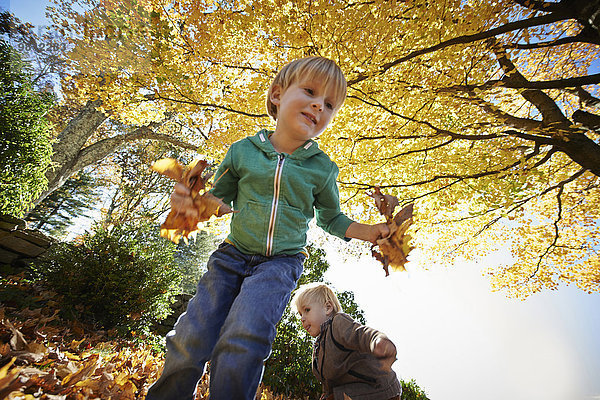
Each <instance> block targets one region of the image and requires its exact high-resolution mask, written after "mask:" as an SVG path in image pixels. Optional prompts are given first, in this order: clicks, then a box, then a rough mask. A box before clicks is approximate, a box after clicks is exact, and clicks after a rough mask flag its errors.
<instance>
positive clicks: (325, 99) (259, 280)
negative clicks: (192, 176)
mask: <svg viewBox="0 0 600 400" xmlns="http://www.w3.org/2000/svg"><path fill="white" fill-rule="evenodd" d="M345 96H346V80H345V78H344V75H343V73H342V72H341V70H340V68H339V67H338V66H337V65H336V64H335V62H333V61H331V60H328V59H326V58H323V57H307V58H303V59H300V60H296V61H293V62H291V63H289V64H287V65H286V66H284V67H283V68H282V69H281V71H279V73H278V74H277V76H276V77H275V79H274V80H273V83H272V84H271V87H270V89H269V92H268V96H267V109H268V112H269V114H270V115H271V116H272V117H273V118H274V119H275V120H276V126H275V130H274V131H268V130H261V131H259V132H258V133H257V134H256V135H254V136H250V137H247V138H245V139H242V140H240V141H238V142H236V143H234V144H233V145H232V146H231V147H230V149H229V151H228V152H227V155H226V156H225V159H224V160H223V162H222V163H221V165H220V166H219V169H218V170H217V173H216V174H215V176H219V177H220V179H219V180H218V182H216V184H215V187H214V188H213V190H212V192H213V194H214V195H215V196H216V197H218V198H221V199H223V201H224V202H225V203H226V204H233V209H234V210H235V211H236V213H235V214H233V217H232V219H231V229H230V233H229V236H228V237H227V239H226V241H225V242H224V243H222V244H221V245H220V246H219V248H218V249H217V250H216V251H215V252H214V253H213V254H212V255H211V257H210V259H209V261H208V271H207V272H206V273H205V274H204V275H203V276H202V278H201V279H200V282H199V283H198V289H197V292H196V295H195V296H194V297H193V298H192V299H191V300H190V302H189V304H188V307H187V310H186V312H185V313H183V314H182V315H181V316H180V317H179V320H178V321H177V324H176V325H175V327H174V330H173V331H171V332H170V333H169V334H168V335H167V354H166V360H165V367H164V370H163V372H162V375H161V377H160V378H159V380H158V381H157V382H156V383H155V384H154V385H153V386H152V387H151V388H150V389H149V392H148V396H147V399H148V400H154V399H177V400H183V399H191V398H192V393H193V390H194V387H195V386H196V382H197V381H198V380H199V379H200V378H201V376H202V374H203V372H204V367H205V364H206V362H207V361H208V360H210V362H211V364H210V398H211V399H212V400H218V399H222V400H232V399H234V400H243V399H247V400H251V399H254V396H255V393H256V389H257V386H258V384H259V382H260V379H261V377H262V371H263V364H264V360H266V358H267V357H268V355H269V353H270V350H271V343H272V342H273V339H274V338H275V325H276V324H277V322H278V321H279V319H280V318H281V315H282V314H283V311H284V309H285V306H286V304H287V302H288V301H289V298H290V293H291V291H292V290H293V289H294V288H295V287H296V282H297V281H298V278H299V277H300V275H301V274H302V268H303V262H304V259H305V251H304V246H305V245H306V231H307V230H308V222H309V221H310V220H311V219H312V218H313V217H314V218H316V221H317V225H318V226H320V227H321V228H323V229H324V230H325V231H326V232H328V233H330V234H332V235H335V236H338V237H340V238H344V239H346V240H350V238H357V239H361V240H366V241H369V242H375V241H376V240H377V238H379V237H382V236H386V235H387V234H388V233H389V229H388V228H387V226H386V225H385V224H377V225H366V224H360V223H357V222H354V221H352V220H350V219H349V218H348V217H346V216H345V215H344V214H343V213H342V212H341V211H340V206H339V195H338V189H337V184H336V178H337V175H338V168H337V166H336V165H335V163H334V162H333V161H331V160H330V159H329V157H328V156H327V155H326V154H325V153H324V152H323V151H322V150H320V149H319V146H318V145H317V143H316V142H315V141H313V140H312V139H313V138H315V137H317V136H318V135H319V134H321V133H322V132H323V131H324V130H325V128H326V127H327V125H328V124H329V122H330V121H331V119H332V118H333V117H334V115H335V113H336V112H337V111H338V110H339V109H340V107H341V106H342V104H343V102H344V99H345ZM171 206H172V208H173V209H174V210H176V211H178V212H179V213H186V214H192V215H194V214H195V213H197V210H196V209H195V208H194V207H193V200H192V198H191V196H190V192H189V190H188V189H187V188H186V187H185V186H183V185H181V184H178V185H177V186H176V187H175V190H174V192H173V194H172V196H171Z"/></svg>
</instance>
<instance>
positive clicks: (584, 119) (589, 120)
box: [573, 110, 600, 131]
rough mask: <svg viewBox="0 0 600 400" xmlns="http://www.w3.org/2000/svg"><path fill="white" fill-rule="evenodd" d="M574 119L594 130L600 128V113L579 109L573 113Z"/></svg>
mask: <svg viewBox="0 0 600 400" xmlns="http://www.w3.org/2000/svg"><path fill="white" fill-rule="evenodd" d="M573 121H575V122H577V123H579V124H581V125H583V126H585V127H586V128H588V129H589V130H592V131H596V130H598V129H600V115H596V114H592V113H591V112H587V111H583V110H577V111H575V112H574V113H573Z"/></svg>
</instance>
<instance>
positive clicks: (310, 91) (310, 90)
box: [304, 88, 315, 94]
mask: <svg viewBox="0 0 600 400" xmlns="http://www.w3.org/2000/svg"><path fill="white" fill-rule="evenodd" d="M304 90H305V91H306V93H308V94H314V93H315V91H314V90H312V89H311V88H305V89H304Z"/></svg>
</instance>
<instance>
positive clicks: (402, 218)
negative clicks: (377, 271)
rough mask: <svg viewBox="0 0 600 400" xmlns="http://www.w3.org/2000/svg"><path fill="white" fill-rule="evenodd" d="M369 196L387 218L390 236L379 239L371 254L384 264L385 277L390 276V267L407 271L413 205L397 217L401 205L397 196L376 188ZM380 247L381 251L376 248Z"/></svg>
mask: <svg viewBox="0 0 600 400" xmlns="http://www.w3.org/2000/svg"><path fill="white" fill-rule="evenodd" d="M369 196H370V197H372V198H373V199H374V200H375V205H376V206H377V209H378V210H379V213H380V214H381V215H383V216H385V219H386V223H387V225H388V228H389V229H390V234H389V235H388V236H386V237H384V238H381V239H378V240H377V244H376V245H373V246H372V247H371V254H372V255H373V257H375V259H377V260H378V261H380V262H381V263H382V264H383V270H384V271H385V276H388V275H389V274H390V272H389V269H388V267H391V268H392V270H397V271H406V268H405V267H404V265H405V264H406V263H407V262H408V258H407V257H408V253H409V252H410V251H411V250H412V247H411V245H410V240H411V237H410V235H409V234H408V233H407V231H408V228H409V227H410V226H411V225H412V223H413V219H412V217H413V206H414V204H413V203H410V204H408V205H407V206H405V207H404V208H402V209H401V210H400V211H399V212H398V213H397V214H396V215H395V216H394V215H393V213H394V209H395V208H396V206H398V205H399V204H400V203H399V201H398V199H397V198H396V197H395V196H391V195H389V194H383V193H381V190H380V189H379V187H376V188H375V189H374V190H373V192H372V193H369ZM376 246H377V247H379V251H377V250H375V247H376Z"/></svg>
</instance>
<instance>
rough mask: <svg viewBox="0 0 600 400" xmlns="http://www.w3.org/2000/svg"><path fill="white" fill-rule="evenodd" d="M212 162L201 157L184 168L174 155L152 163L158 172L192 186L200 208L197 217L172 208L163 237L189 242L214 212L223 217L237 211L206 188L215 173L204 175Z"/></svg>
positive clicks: (196, 202) (163, 225)
mask: <svg viewBox="0 0 600 400" xmlns="http://www.w3.org/2000/svg"><path fill="white" fill-rule="evenodd" d="M208 165H209V164H208V163H207V162H206V161H204V160H198V159H197V160H194V161H192V162H191V163H190V164H189V165H187V166H185V167H184V166H183V165H181V164H180V163H179V162H178V161H177V160H173V159H171V158H163V159H161V160H158V161H156V162H155V163H154V164H152V167H151V168H152V169H153V170H154V171H156V172H158V173H161V174H163V175H165V176H168V177H170V178H172V179H174V180H175V181H177V182H179V183H182V184H184V185H185V186H186V187H187V188H189V189H190V191H191V193H192V194H191V195H192V200H193V204H194V207H195V208H196V210H197V211H198V214H197V216H196V217H190V216H189V215H184V214H180V213H178V212H176V211H173V210H171V212H169V215H167V218H166V220H165V222H164V223H163V224H162V225H161V226H160V228H161V229H160V235H161V236H162V237H164V238H167V239H169V240H171V241H172V242H175V243H179V240H180V239H181V238H182V237H183V239H184V240H185V241H186V243H187V238H188V237H189V236H190V235H191V234H193V233H195V232H196V231H198V223H200V222H203V221H208V220H209V219H210V217H212V216H213V215H215V216H217V217H220V216H222V215H225V214H227V213H230V212H233V210H232V209H231V207H229V206H228V205H227V204H225V203H223V201H222V200H221V199H218V198H217V197H215V196H213V195H212V194H211V193H210V192H208V191H205V189H206V185H207V184H208V181H209V180H210V178H212V175H213V174H212V173H206V174H204V175H202V174H203V172H204V170H205V169H206V167H208ZM200 191H204V193H202V194H200Z"/></svg>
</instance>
